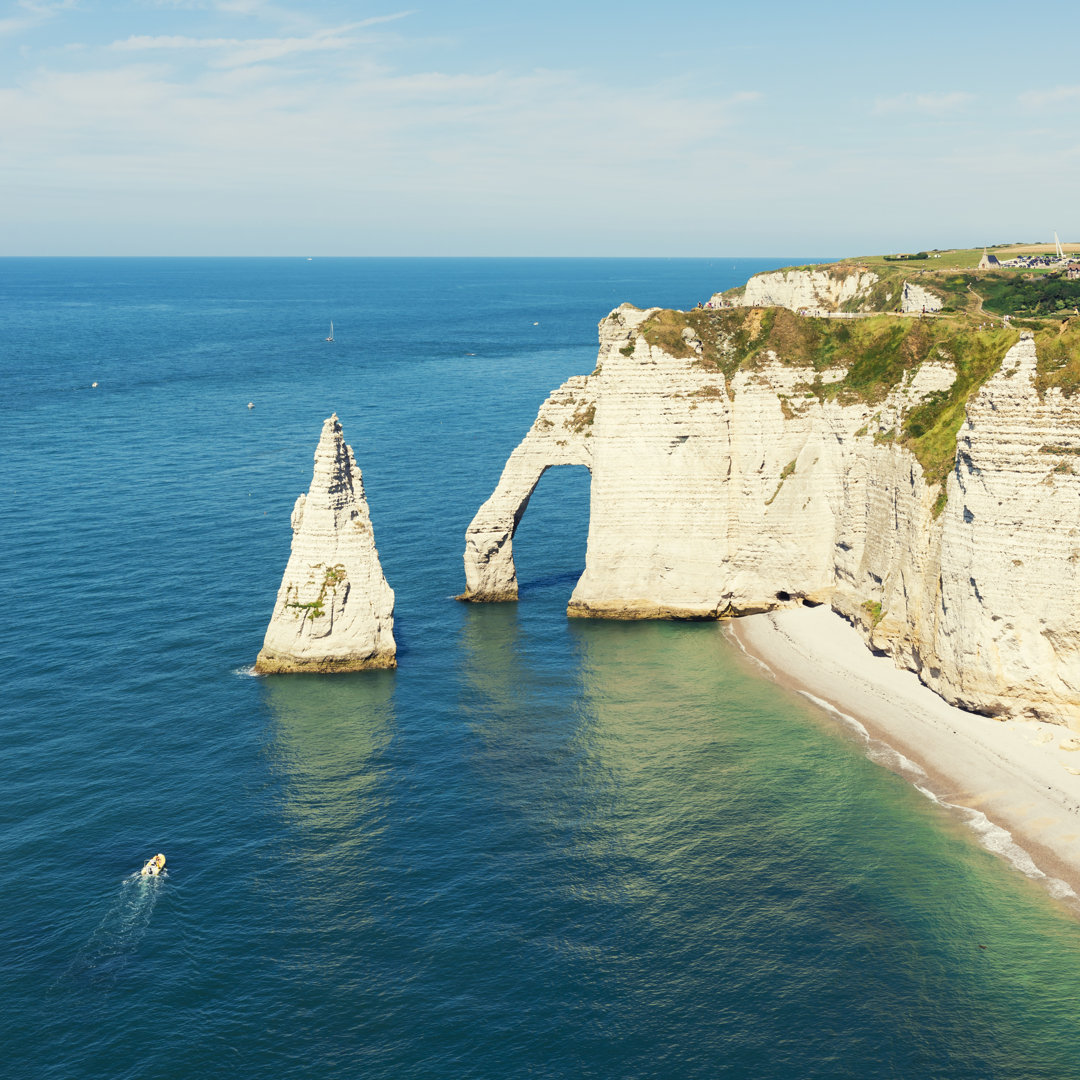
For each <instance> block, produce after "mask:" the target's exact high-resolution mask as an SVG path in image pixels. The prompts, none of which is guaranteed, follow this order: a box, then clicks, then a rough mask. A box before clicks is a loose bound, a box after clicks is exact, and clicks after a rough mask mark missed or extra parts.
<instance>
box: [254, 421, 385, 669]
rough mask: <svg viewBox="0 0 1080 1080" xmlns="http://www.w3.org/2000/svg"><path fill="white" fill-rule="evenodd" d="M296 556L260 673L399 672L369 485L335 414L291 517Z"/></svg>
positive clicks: (262, 655) (264, 649)
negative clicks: (395, 669) (370, 510)
mask: <svg viewBox="0 0 1080 1080" xmlns="http://www.w3.org/2000/svg"><path fill="white" fill-rule="evenodd" d="M292 528H293V540H292V552H291V554H290V555H289V562H288V565H287V566H286V567H285V575H284V577H283V578H282V579H281V588H280V589H279V590H278V595H277V602H276V603H275V605H274V613H273V615H272V616H271V617H270V625H269V626H268V627H267V630H266V638H265V640H264V641H263V647H262V649H261V650H260V652H259V656H258V658H257V659H256V661H255V670H256V671H257V672H260V673H262V674H271V673H274V672H285V671H311V672H331V671H359V670H361V669H364V668H392V667H395V666H396V660H395V653H396V651H397V647H396V645H395V644H394V592H393V590H392V589H391V588H390V586H389V585H387V583H386V578H385V577H383V572H382V566H381V565H380V564H379V553H378V551H377V550H376V549H375V536H374V534H373V532H372V529H371V518H370V516H369V514H368V506H367V500H366V499H365V498H364V483H363V478H362V477H361V474H360V469H359V467H358V466H357V464H356V459H355V458H354V457H353V452H352V447H350V446H347V445H346V444H345V440H344V438H343V437H342V431H341V423H340V422H339V420H338V418H337V414H335V415H333V416H331V417H330V418H329V419H328V420H327V421H326V422H325V423H324V424H323V429H322V436H321V437H320V439H319V445H318V447H317V448H316V450H315V472H314V475H313V476H312V478H311V489H310V491H308V493H307V494H306V495H301V496H300V497H299V498H298V499H297V500H296V506H295V507H294V508H293V512H292Z"/></svg>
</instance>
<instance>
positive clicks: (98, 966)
mask: <svg viewBox="0 0 1080 1080" xmlns="http://www.w3.org/2000/svg"><path fill="white" fill-rule="evenodd" d="M167 876H168V871H163V872H162V873H161V874H160V875H158V876H157V877H143V876H142V875H141V874H139V873H134V874H131V875H130V876H128V877H126V878H124V880H123V881H122V882H121V884H120V892H119V895H118V896H117V897H116V899H115V900H114V901H113V903H112V905H111V906H110V907H109V910H108V911H107V912H106V913H105V915H104V916H103V917H102V919H101V922H99V923H98V925H97V928H96V929H95V930H94V932H93V933H92V934H91V935H90V937H89V939H88V940H87V942H86V944H85V945H83V947H82V948H81V949H80V950H79V951H78V953H77V954H76V956H75V959H74V960H73V961H72V962H71V965H70V966H69V967H68V969H67V971H66V972H65V979H76V980H85V981H88V982H90V983H92V984H94V985H98V986H111V985H113V984H114V983H115V982H116V981H117V979H119V978H120V976H121V975H122V974H123V972H124V970H125V969H126V968H127V966H128V964H129V962H130V961H131V960H132V958H133V957H134V955H135V953H136V951H137V950H138V947H139V943H140V942H141V941H142V939H143V937H144V936H145V935H146V931H147V929H148V928H149V926H150V919H151V917H152V916H153V914H154V908H155V907H156V906H157V902H158V898H159V897H160V896H161V891H162V889H163V887H164V884H165V879H166V877H167Z"/></svg>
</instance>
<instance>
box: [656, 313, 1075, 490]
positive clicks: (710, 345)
mask: <svg viewBox="0 0 1080 1080" xmlns="http://www.w3.org/2000/svg"><path fill="white" fill-rule="evenodd" d="M686 327H690V328H691V329H692V330H693V332H694V336H695V337H697V338H699V339H700V340H701V342H702V345H703V350H702V355H701V356H700V357H699V356H698V355H697V353H696V351H695V350H694V349H693V348H691V347H690V345H689V344H688V343H687V342H686V341H685V340H684V338H683V336H682V332H683V330H684V329H685V328H686ZM639 332H640V334H641V336H642V337H644V338H645V340H646V341H647V342H648V343H649V344H650V345H656V346H659V347H661V348H663V349H664V351H665V352H667V353H669V354H670V355H672V356H678V357H685V358H688V359H690V360H691V361H692V362H693V363H694V364H695V365H700V366H704V367H707V368H710V369H714V370H718V371H721V372H723V374H724V376H725V377H726V379H727V381H728V384H729V385H728V394H729V395H730V393H731V389H730V381H731V379H732V377H733V376H734V375H735V374H736V373H737V372H738V371H740V370H741V369H743V368H748V369H753V368H756V367H760V366H761V365H762V364H763V363H764V362H765V361H766V360H767V358H768V356H769V354H770V353H775V354H776V357H777V359H778V360H779V361H780V362H781V363H783V364H787V365H791V366H793V367H803V368H809V369H811V370H812V371H813V372H815V373H816V374H815V377H814V379H813V381H811V382H809V383H808V384H807V387H806V389H807V391H808V392H809V393H811V394H813V395H814V396H816V397H817V398H818V400H819V401H829V400H835V401H837V402H838V403H840V404H850V403H855V402H863V403H865V404H868V405H874V404H877V403H878V402H880V401H882V400H883V399H884V398H885V397H886V396H887V395H888V394H889V392H890V391H892V390H893V389H894V388H896V387H897V386H898V385H899V384H900V383H901V381H902V380H903V378H904V376H905V374H906V373H907V372H914V371H915V370H917V369H918V367H919V366H920V365H921V364H922V363H923V362H924V361H926V360H939V361H944V362H948V363H951V364H953V365H954V366H955V367H956V370H957V376H956V379H955V381H954V382H953V385H952V386H951V387H950V388H949V389H948V390H943V391H939V392H938V393H935V394H933V395H931V396H930V397H929V398H928V399H927V400H926V401H924V402H923V403H922V404H921V405H919V406H918V407H916V408H915V409H913V410H912V412H911V413H909V415H908V417H907V419H906V420H905V421H904V425H903V428H902V430H901V431H898V432H888V433H886V434H885V435H884V436H882V435H881V434H880V433H879V434H878V435H876V436H875V440H876V441H878V442H881V441H891V440H895V441H898V442H899V443H901V445H903V446H906V447H908V448H909V449H910V450H911V451H912V453H914V455H915V456H916V458H918V460H919V463H920V464H921V465H922V468H923V473H924V475H925V477H926V480H927V482H928V483H931V484H942V483H944V480H945V478H946V476H947V475H948V473H949V470H950V469H951V468H952V463H953V460H954V458H955V454H956V434H957V432H958V431H959V430H960V425H961V423H962V422H963V419H964V406H965V404H966V403H967V401H968V399H969V398H970V397H971V395H972V394H974V393H975V392H977V391H978V389H979V387H981V386H982V385H983V383H984V382H986V380H987V379H988V378H989V377H990V376H991V375H992V374H993V373H994V372H995V371H996V370H997V369H998V368H999V367H1000V366H1001V361H1002V358H1003V357H1004V356H1005V353H1006V352H1008V350H1009V349H1010V348H1011V347H1012V346H1013V345H1014V344H1015V343H1016V341H1017V340H1018V339H1019V336H1020V335H1019V331H1017V330H1015V329H1005V328H1002V327H995V328H993V329H989V330H979V329H978V323H977V321H975V320H973V319H972V318H970V317H968V316H966V315H957V316H953V317H944V318H936V319H917V318H897V317H895V316H892V315H877V316H871V317H870V318H866V319H853V320H841V319H815V318H808V317H805V316H800V315H796V314H795V313H794V312H792V311H788V310H787V309H786V308H724V309H721V310H709V309H703V310H695V311H688V312H681V311H660V312H657V313H655V314H654V315H653V316H652V317H651V318H649V319H648V320H646V322H644V323H643V324H642V325H641V327H640V330H639ZM1053 333H1054V334H1055V335H1057V336H1056V337H1054V339H1053V340H1054V342H1056V344H1055V345H1054V349H1056V352H1054V356H1055V357H1064V358H1065V359H1064V360H1057V361H1054V362H1052V365H1051V366H1052V370H1049V369H1048V370H1047V372H1046V375H1045V379H1046V381H1047V385H1061V386H1062V387H1063V389H1065V388H1066V387H1068V388H1069V389H1068V390H1067V392H1069V393H1071V392H1072V390H1073V389H1075V388H1076V387H1078V386H1080V348H1078V347H1076V345H1074V344H1073V335H1072V332H1070V333H1069V334H1060V333H1059V332H1058V331H1056V330H1055V331H1053ZM1076 335H1077V336H1080V320H1077V328H1076ZM1055 363H1056V365H1057V366H1053V364H1055ZM838 366H843V367H846V368H847V374H846V375H845V376H844V377H843V378H842V379H840V380H839V381H836V382H824V381H823V380H822V378H821V374H820V373H821V372H823V371H825V370H826V369H829V368H835V367H838ZM774 497H775V496H774Z"/></svg>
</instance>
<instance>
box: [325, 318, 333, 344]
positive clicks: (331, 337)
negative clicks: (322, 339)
mask: <svg viewBox="0 0 1080 1080" xmlns="http://www.w3.org/2000/svg"><path fill="white" fill-rule="evenodd" d="M326 340H327V341H333V340H334V320H333V319H331V320H330V336H329V337H328V338H327V339H326Z"/></svg>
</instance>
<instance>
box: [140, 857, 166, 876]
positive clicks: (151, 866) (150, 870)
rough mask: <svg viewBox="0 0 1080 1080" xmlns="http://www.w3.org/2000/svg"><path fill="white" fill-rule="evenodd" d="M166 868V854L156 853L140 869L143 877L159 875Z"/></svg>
mask: <svg viewBox="0 0 1080 1080" xmlns="http://www.w3.org/2000/svg"><path fill="white" fill-rule="evenodd" d="M164 870H165V856H164V855H160V854H158V855H155V856H154V857H153V858H152V859H151V860H150V861H149V862H148V863H147V864H146V865H145V866H144V867H143V868H142V870H140V871H139V873H140V875H141V876H142V877H158V876H159V875H160V874H162V873H163V872H164Z"/></svg>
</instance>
